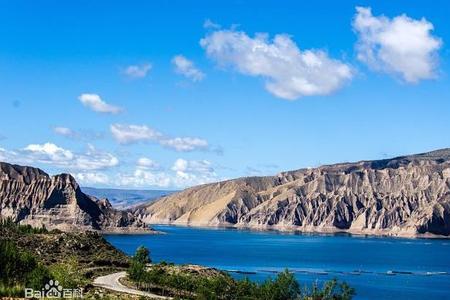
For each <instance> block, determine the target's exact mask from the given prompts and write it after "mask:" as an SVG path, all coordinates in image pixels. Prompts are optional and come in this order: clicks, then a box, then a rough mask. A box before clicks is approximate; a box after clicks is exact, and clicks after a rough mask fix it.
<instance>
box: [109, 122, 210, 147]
mask: <svg viewBox="0 0 450 300" xmlns="http://www.w3.org/2000/svg"><path fill="white" fill-rule="evenodd" d="M110 130H111V134H112V135H113V137H114V139H115V140H116V141H117V142H119V143H120V144H133V143H137V142H155V143H158V144H160V145H162V146H163V147H166V148H169V149H173V150H175V151H179V152H189V151H195V150H203V151H206V150H208V149H209V145H208V141H206V140H204V139H200V138H196V137H170V136H167V135H165V134H163V133H161V132H159V131H157V130H155V129H153V128H150V127H148V126H146V125H127V124H112V125H111V126H110Z"/></svg>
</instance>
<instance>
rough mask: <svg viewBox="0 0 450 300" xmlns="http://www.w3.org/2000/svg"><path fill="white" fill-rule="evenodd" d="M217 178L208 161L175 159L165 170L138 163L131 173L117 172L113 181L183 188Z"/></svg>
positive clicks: (121, 183)
mask: <svg viewBox="0 0 450 300" xmlns="http://www.w3.org/2000/svg"><path fill="white" fill-rule="evenodd" d="M217 180H218V176H217V175H216V173H215V171H214V169H213V168H212V166H211V163H210V162H209V161H206V160H198V161H197V160H184V159H177V160H176V161H175V162H174V164H173V166H172V168H171V169H170V170H166V171H160V170H150V169H145V168H142V167H141V166H139V164H138V166H137V168H136V169H135V171H134V172H132V173H119V174H118V175H117V178H116V179H115V180H114V183H115V184H117V185H119V186H126V187H140V188H143V187H144V188H148V187H161V188H168V187H171V188H185V187H188V186H193V185H198V184H204V183H209V182H213V181H217Z"/></svg>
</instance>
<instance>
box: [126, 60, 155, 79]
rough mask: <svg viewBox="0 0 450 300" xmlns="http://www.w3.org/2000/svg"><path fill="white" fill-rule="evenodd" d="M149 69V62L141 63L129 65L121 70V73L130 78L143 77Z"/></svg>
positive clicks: (150, 66)
mask: <svg viewBox="0 0 450 300" xmlns="http://www.w3.org/2000/svg"><path fill="white" fill-rule="evenodd" d="M151 69H152V65H151V64H149V63H145V64H141V65H131V66H128V67H126V68H125V70H123V74H125V75H126V76H127V77H129V78H132V79H136V78H144V77H145V76H147V74H148V72H150V70H151Z"/></svg>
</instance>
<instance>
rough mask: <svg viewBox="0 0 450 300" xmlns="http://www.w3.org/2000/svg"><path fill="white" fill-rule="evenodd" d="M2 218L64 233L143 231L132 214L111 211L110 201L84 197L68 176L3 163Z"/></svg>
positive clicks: (0, 173) (0, 176) (0, 172)
mask: <svg viewBox="0 0 450 300" xmlns="http://www.w3.org/2000/svg"><path fill="white" fill-rule="evenodd" d="M0 218H2V219H5V218H11V219H12V220H13V221H14V222H18V223H21V224H29V225H32V226H34V227H40V226H42V225H45V226H46V227H47V228H49V229H60V230H63V231H74V230H101V231H107V232H123V231H143V230H146V226H145V224H144V223H142V222H141V221H140V220H138V219H137V218H135V217H134V216H133V215H132V214H131V213H129V212H125V211H119V210H116V209H114V208H112V206H111V204H110V203H109V202H108V200H107V199H102V200H98V199H96V198H95V197H91V196H88V195H86V194H84V193H83V192H82V191H81V189H80V187H79V186H78V184H77V182H76V181H75V179H74V178H73V177H72V176H71V175H69V174H61V175H56V176H49V175H48V174H46V173H45V172H44V171H42V170H40V169H37V168H33V167H26V166H19V165H11V164H8V163H4V162H0Z"/></svg>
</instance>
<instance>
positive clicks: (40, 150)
mask: <svg viewBox="0 0 450 300" xmlns="http://www.w3.org/2000/svg"><path fill="white" fill-rule="evenodd" d="M22 151H23V152H24V153H26V154H29V155H30V157H33V158H34V159H36V160H37V161H40V162H45V163H52V162H56V163H61V162H65V161H70V160H72V159H73V158H74V154H73V153H72V152H71V151H70V150H66V149H64V148H61V147H58V146H56V145H55V144H52V143H45V144H42V145H40V144H30V145H28V146H26V147H25V148H23V149H22Z"/></svg>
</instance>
